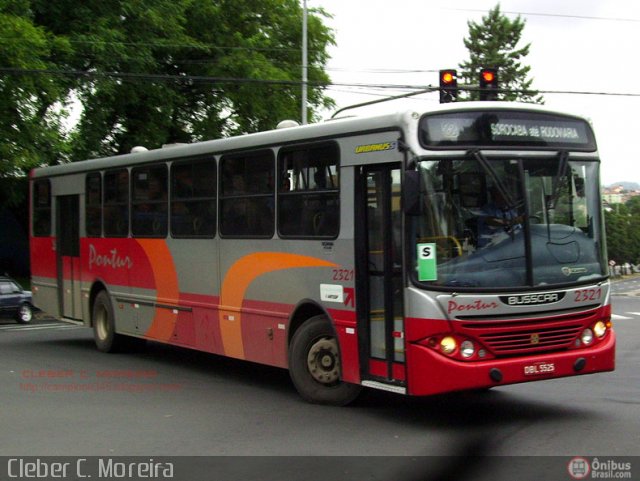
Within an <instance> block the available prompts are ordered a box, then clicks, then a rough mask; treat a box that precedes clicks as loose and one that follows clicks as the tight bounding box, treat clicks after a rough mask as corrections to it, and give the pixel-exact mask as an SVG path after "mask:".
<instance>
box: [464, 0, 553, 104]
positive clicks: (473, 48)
mask: <svg viewBox="0 0 640 481" xmlns="http://www.w3.org/2000/svg"><path fill="white" fill-rule="evenodd" d="M467 25H468V26H469V37H468V38H465V39H464V45H465V47H467V49H468V50H469V60H467V61H465V62H462V63H461V64H460V66H459V67H460V70H461V75H460V77H461V78H462V80H463V81H464V83H466V84H470V85H478V77H479V74H480V69H481V68H483V67H487V68H489V67H490V68H497V69H498V81H499V85H498V87H499V89H504V91H501V92H500V93H499V94H498V99H500V100H507V101H516V100H517V101H523V102H536V103H544V100H543V98H542V96H541V95H539V94H538V92H537V91H535V90H532V89H531V84H532V80H531V79H527V76H528V75H529V72H530V71H531V67H530V66H528V65H523V64H522V63H521V59H522V58H523V57H526V56H527V55H528V54H529V48H530V47H531V44H530V43H528V44H526V45H525V46H523V47H520V48H518V43H519V42H520V38H521V36H522V30H523V29H524V26H525V21H524V20H522V18H521V17H520V16H519V15H518V16H517V17H516V18H515V19H513V20H510V19H509V18H508V17H507V16H505V15H503V14H502V13H501V12H500V4H498V5H496V6H495V8H493V9H492V10H490V11H489V13H488V14H487V15H486V16H484V17H482V22H481V23H475V22H473V21H469V22H467ZM466 97H467V99H468V100H478V99H479V93H478V92H477V91H471V92H469V93H468V94H467V96H466Z"/></svg>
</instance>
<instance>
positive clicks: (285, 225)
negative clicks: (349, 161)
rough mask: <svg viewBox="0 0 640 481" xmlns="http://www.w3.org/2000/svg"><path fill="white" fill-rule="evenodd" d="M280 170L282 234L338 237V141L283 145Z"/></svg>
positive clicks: (280, 232) (279, 226)
mask: <svg viewBox="0 0 640 481" xmlns="http://www.w3.org/2000/svg"><path fill="white" fill-rule="evenodd" d="M278 172H279V176H280V178H279V185H280V190H279V195H278V233H279V234H280V236H281V237H285V238H286V237H292V238H335V237H337V235H338V231H339V228H340V215H339V213H340V199H339V179H338V148H337V145H336V144H335V143H323V144H312V145H305V146H296V147H292V148H288V149H283V150H282V151H281V153H280V156H279V159H278Z"/></svg>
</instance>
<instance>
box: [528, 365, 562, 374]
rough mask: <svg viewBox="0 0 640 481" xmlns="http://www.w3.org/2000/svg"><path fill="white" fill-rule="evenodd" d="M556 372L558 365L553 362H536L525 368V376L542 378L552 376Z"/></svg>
mask: <svg viewBox="0 0 640 481" xmlns="http://www.w3.org/2000/svg"><path fill="white" fill-rule="evenodd" d="M555 370H556V365H555V364H554V363H552V362H536V363H534V364H528V365H526V366H524V375H525V376H540V375H543V374H552V373H553V372H555Z"/></svg>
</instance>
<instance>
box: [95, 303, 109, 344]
mask: <svg viewBox="0 0 640 481" xmlns="http://www.w3.org/2000/svg"><path fill="white" fill-rule="evenodd" d="M96 332H97V333H98V337H99V338H100V339H102V340H104V339H106V338H107V335H108V331H107V315H106V312H105V311H104V309H101V310H100V312H99V313H98V315H97V316H96Z"/></svg>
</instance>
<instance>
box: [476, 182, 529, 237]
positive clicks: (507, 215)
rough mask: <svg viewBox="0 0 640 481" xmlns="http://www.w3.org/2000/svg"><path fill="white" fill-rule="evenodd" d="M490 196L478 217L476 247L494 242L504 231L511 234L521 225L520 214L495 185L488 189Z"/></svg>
mask: <svg viewBox="0 0 640 481" xmlns="http://www.w3.org/2000/svg"><path fill="white" fill-rule="evenodd" d="M489 194H490V195H491V198H490V200H489V202H487V203H486V204H485V205H484V206H483V207H482V212H481V214H480V216H479V217H478V245H477V247H478V248H481V247H485V246H487V245H489V244H491V243H495V242H496V241H497V240H499V239H500V238H501V237H502V236H503V235H504V234H505V233H506V234H513V233H515V232H516V231H517V230H518V229H520V227H521V222H522V216H521V215H518V212H517V210H516V209H515V207H514V206H510V205H509V203H508V202H507V199H505V197H504V195H503V194H502V192H501V191H500V189H498V188H497V187H496V186H492V187H490V189H489Z"/></svg>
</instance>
